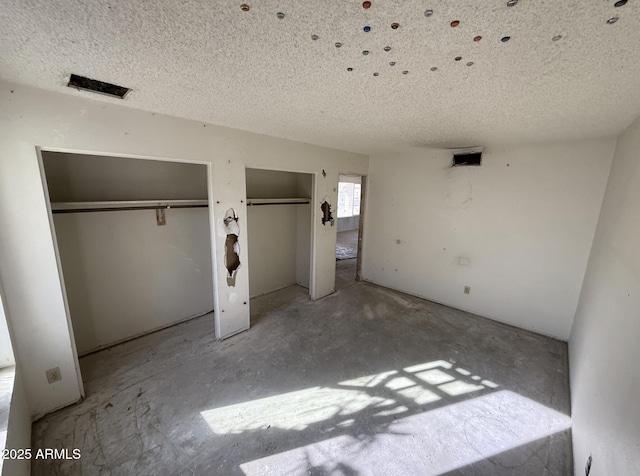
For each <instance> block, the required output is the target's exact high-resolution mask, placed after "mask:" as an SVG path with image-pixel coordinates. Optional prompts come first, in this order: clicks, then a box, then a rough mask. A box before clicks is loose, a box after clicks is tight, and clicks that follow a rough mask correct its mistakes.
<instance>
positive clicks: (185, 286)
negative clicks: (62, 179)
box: [54, 208, 213, 354]
mask: <svg viewBox="0 0 640 476" xmlns="http://www.w3.org/2000/svg"><path fill="white" fill-rule="evenodd" d="M165 217H166V225H164V226H158V225H157V224H156V212H155V210H121V211H112V212H89V213H64V214H55V215H54V223H55V227H56V236H57V238H58V247H59V250H60V258H61V260H62V270H63V274H64V281H65V286H66V290H67V297H68V301H69V309H70V311H71V321H72V322H73V331H74V334H75V340H76V346H77V349H78V353H80V354H83V353H86V352H88V351H91V350H96V349H97V348H100V347H104V346H106V345H109V344H113V343H115V342H119V341H122V340H124V339H127V338H131V337H134V336H136V335H139V334H142V333H145V332H149V331H151V330H155V329H159V328H162V327H167V326H169V325H171V324H173V323H176V322H179V321H182V320H184V319H186V318H189V317H194V316H199V315H202V314H205V313H207V312H210V311H212V310H213V283H212V274H211V244H210V243H211V240H210V237H209V236H210V233H209V213H208V210H207V209H203V208H191V209H186V208H185V209H177V208H176V209H169V210H167V211H166V212H165Z"/></svg>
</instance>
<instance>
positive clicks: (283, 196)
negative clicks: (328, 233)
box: [245, 168, 314, 298]
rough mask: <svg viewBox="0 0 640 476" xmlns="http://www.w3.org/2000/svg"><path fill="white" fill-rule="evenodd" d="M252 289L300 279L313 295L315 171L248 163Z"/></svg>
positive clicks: (257, 291)
mask: <svg viewBox="0 0 640 476" xmlns="http://www.w3.org/2000/svg"><path fill="white" fill-rule="evenodd" d="M245 177H246V190H247V228H248V232H247V239H248V254H249V294H250V296H251V297H252V298H254V297H257V296H261V295H263V294H268V293H272V292H274V291H278V290H280V289H284V288H286V287H289V286H293V285H298V286H302V287H303V288H306V289H308V290H309V294H310V295H311V255H312V253H311V250H312V236H313V234H312V229H313V218H312V216H313V211H312V209H311V201H312V191H313V186H314V184H313V181H314V176H313V174H308V173H298V172H288V171H279V170H266V169H255V168H247V169H246V170H245Z"/></svg>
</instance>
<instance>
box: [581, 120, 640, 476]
mask: <svg viewBox="0 0 640 476" xmlns="http://www.w3.org/2000/svg"><path fill="white" fill-rule="evenodd" d="M638 243H640V120H636V121H635V123H634V124H632V125H631V127H629V129H628V130H627V131H626V132H625V133H624V134H622V135H621V136H620V137H619V138H618V143H617V147H616V153H615V158H614V161H613V166H612V168H611V174H610V176H609V182H608V184H607V191H606V194H605V198H604V202H603V205H602V212H601V213H600V220H599V222H598V228H597V231H596V235H595V239H594V242H593V248H592V250H591V257H590V259H589V266H588V268H587V272H586V275H585V279H584V285H583V288H582V293H581V295H580V303H579V305H578V310H577V312H576V317H575V322H574V325H573V329H572V331H571V339H570V340H569V362H570V370H571V372H570V375H571V407H572V413H573V429H572V433H573V443H574V448H573V454H574V460H575V471H576V472H575V474H576V475H580V474H584V473H583V472H582V471H583V468H584V465H585V462H586V460H587V458H588V456H589V455H590V454H591V455H592V456H593V465H592V471H591V474H593V475H604V474H620V475H623V474H625V475H626V474H628V475H631V474H638V469H639V468H640V411H639V404H640V367H639V365H640V345H639V344H638V338H639V337H640V314H639V310H640V248H639V247H638Z"/></svg>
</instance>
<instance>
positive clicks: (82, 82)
mask: <svg viewBox="0 0 640 476" xmlns="http://www.w3.org/2000/svg"><path fill="white" fill-rule="evenodd" d="M67 86H69V87H70V88H76V89H83V90H84V91H91V92H94V93H98V94H104V95H106V96H111V97H114V98H120V99H124V97H125V96H126V95H127V93H128V92H129V91H131V89H129V88H125V87H123V86H117V85H115V84H110V83H103V82H102V81H97V80H95V79H89V78H85V77H84V76H78V75H77V74H72V75H71V76H69V82H68V83H67Z"/></svg>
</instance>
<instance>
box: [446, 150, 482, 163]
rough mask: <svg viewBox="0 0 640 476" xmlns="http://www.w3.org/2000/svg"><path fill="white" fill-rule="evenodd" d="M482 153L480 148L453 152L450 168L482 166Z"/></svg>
mask: <svg viewBox="0 0 640 476" xmlns="http://www.w3.org/2000/svg"><path fill="white" fill-rule="evenodd" d="M482 152H483V148H482V147H473V148H468V149H457V150H454V151H453V162H452V163H451V166H452V167H463V166H467V165H482Z"/></svg>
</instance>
